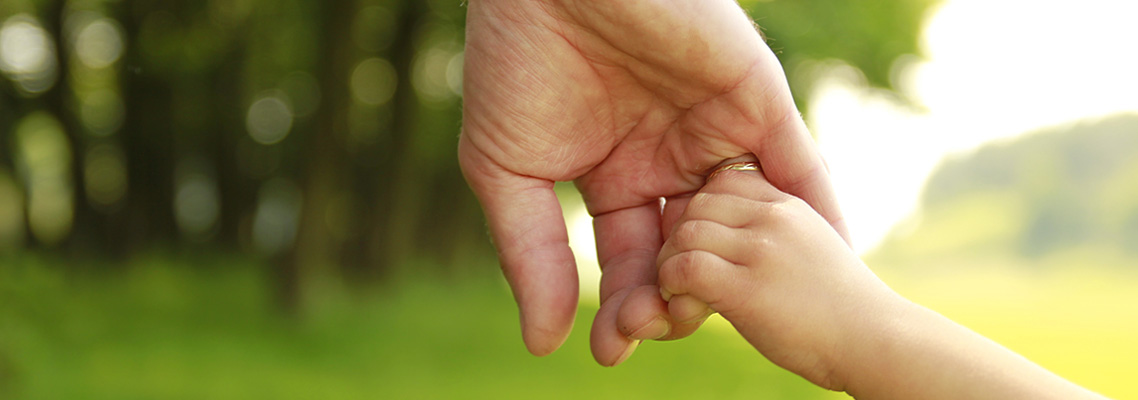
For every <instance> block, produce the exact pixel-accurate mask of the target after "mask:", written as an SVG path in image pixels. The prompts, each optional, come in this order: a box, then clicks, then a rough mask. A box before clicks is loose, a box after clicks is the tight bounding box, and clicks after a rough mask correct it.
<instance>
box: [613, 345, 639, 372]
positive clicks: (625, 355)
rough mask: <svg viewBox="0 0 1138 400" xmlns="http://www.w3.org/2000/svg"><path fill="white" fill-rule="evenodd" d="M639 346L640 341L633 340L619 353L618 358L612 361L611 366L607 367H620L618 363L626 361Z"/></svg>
mask: <svg viewBox="0 0 1138 400" xmlns="http://www.w3.org/2000/svg"><path fill="white" fill-rule="evenodd" d="M639 346H640V341H639V340H633V341H632V343H629V344H628V347H626V348H625V349H624V352H623V353H620V357H617V358H616V361H614V362H613V363H612V365H609V366H610V367H615V366H617V365H620V363H623V362H624V360H627V359H628V357H630V356H632V352H634V351H636V348H637V347H639Z"/></svg>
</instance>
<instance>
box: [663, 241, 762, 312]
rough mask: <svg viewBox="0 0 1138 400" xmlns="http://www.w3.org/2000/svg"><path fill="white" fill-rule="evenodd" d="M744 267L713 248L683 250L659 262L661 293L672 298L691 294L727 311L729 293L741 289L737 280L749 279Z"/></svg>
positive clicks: (730, 302) (730, 305)
mask: <svg viewBox="0 0 1138 400" xmlns="http://www.w3.org/2000/svg"><path fill="white" fill-rule="evenodd" d="M745 271H746V269H745V268H742V267H740V266H739V265H737V264H735V263H733V262H731V261H728V260H726V259H724V258H723V257H720V256H718V255H716V254H714V253H711V252H707V251H703V250H692V251H685V252H681V253H678V254H676V255H674V256H672V257H669V258H668V259H666V260H664V262H663V263H662V264H661V265H660V272H659V282H660V288H661V293H662V294H671V295H672V296H671V299H675V298H676V297H678V296H679V295H691V296H692V297H695V298H696V299H698V300H701V301H703V302H704V303H706V304H707V305H708V307H710V308H711V309H712V310H715V311H718V312H724V311H725V309H726V310H731V309H732V308H733V302H732V301H731V299H730V297H729V295H730V294H731V293H734V292H737V291H738V290H736V286H737V284H738V283H739V282H745V281H747V277H746V276H744V275H743V274H744V273H745ZM671 299H669V300H671Z"/></svg>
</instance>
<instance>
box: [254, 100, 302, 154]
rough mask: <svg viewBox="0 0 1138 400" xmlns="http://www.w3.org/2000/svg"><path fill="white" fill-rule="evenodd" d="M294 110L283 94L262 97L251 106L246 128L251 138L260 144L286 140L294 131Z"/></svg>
mask: <svg viewBox="0 0 1138 400" xmlns="http://www.w3.org/2000/svg"><path fill="white" fill-rule="evenodd" d="M292 119H293V114H292V108H291V107H289V105H288V102H287V101H286V100H285V99H284V94H283V93H279V92H276V93H270V94H266V95H264V96H261V97H260V98H258V99H257V100H256V101H254V102H253V104H252V105H250V106H249V112H248V113H246V115H245V127H246V128H247V129H248V131H249V136H250V137H252V138H253V140H255V141H257V143H260V144H265V145H269V144H275V143H277V142H280V141H281V140H284V138H285V137H286V136H288V133H289V131H290V130H292Z"/></svg>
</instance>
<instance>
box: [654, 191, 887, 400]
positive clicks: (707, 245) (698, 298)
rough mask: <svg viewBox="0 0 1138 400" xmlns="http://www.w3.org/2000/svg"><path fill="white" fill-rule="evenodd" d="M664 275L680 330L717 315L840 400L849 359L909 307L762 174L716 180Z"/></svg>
mask: <svg viewBox="0 0 1138 400" xmlns="http://www.w3.org/2000/svg"><path fill="white" fill-rule="evenodd" d="M657 265H658V267H659V284H660V287H661V294H662V295H663V296H664V299H665V300H667V301H669V312H670V313H671V314H672V316H673V317H674V318H675V319H676V320H677V321H686V320H693V319H698V318H702V317H706V310H707V308H708V307H710V310H714V311H715V312H718V313H720V314H721V315H722V316H723V317H724V318H726V319H727V320H728V321H730V322H731V324H732V325H734V326H735V328H736V329H737V330H738V331H739V332H740V333H741V334H742V335H743V337H744V338H746V339H747V341H748V342H750V343H751V345H753V346H754V347H755V348H756V349H757V350H759V352H760V353H762V354H763V355H764V356H766V357H767V358H768V359H770V360H771V361H772V362H774V363H775V364H778V365H779V366H781V367H783V368H786V369H788V370H790V371H792V372H794V373H796V374H798V375H801V376H803V377H805V378H806V379H808V380H810V381H811V382H814V383H815V384H818V385H820V386H823V387H826V388H828V389H834V390H841V389H842V388H843V386H844V385H845V380H846V379H845V375H846V372H845V371H846V370H847V368H846V366H845V364H844V362H843V360H844V359H845V358H847V357H846V354H845V350H846V349H847V348H850V347H854V346H857V344H858V342H859V341H864V340H867V335H871V334H872V331H873V329H874V328H873V327H875V326H879V325H880V324H881V322H882V321H887V320H885V319H883V318H886V317H887V316H888V315H890V313H891V311H892V310H896V309H897V308H898V307H900V306H902V305H903V304H904V302H905V300H904V299H903V298H901V297H899V296H898V295H896V294H895V293H894V292H893V291H892V290H890V289H889V288H888V287H887V286H886V285H885V284H884V283H882V282H881V281H880V280H879V279H878V278H877V277H876V276H875V275H874V274H873V273H872V272H871V271H870V270H869V269H868V268H867V267H866V266H865V265H864V264H863V263H862V262H861V261H860V260H859V259H858V257H857V255H856V254H854V252H853V251H852V250H851V249H850V248H849V246H848V245H847V244H846V242H845V241H843V239H842V237H841V236H839V235H838V233H837V232H835V231H834V230H833V228H832V227H831V226H830V224H829V223H828V222H827V221H826V220H825V219H824V218H822V217H821V216H820V215H819V214H818V213H817V212H815V211H814V209H812V208H811V207H810V205H808V204H807V203H806V202H804V201H802V200H800V199H799V198H797V197H794V196H791V195H789V194H786V193H783V192H781V191H779V190H778V189H776V188H775V187H773V186H771V184H770V183H769V182H767V180H766V178H765V177H764V176H763V174H762V173H761V172H759V171H747V172H744V171H732V170H728V171H724V172H723V173H720V174H716V175H714V176H712V177H711V178H709V182H708V183H707V184H706V185H705V186H704V187H703V188H702V189H701V190H700V191H699V193H697V194H696V195H695V196H693V197H692V198H691V201H690V203H688V205H687V208H686V210H685V211H684V213H683V215H682V216H681V217H680V219H679V221H677V223H676V224H675V225H674V228H673V230H672V232H671V235H670V237H669V238H668V240H667V242H666V243H665V244H664V247H663V249H662V250H661V252H660V256H659V258H658V259H657Z"/></svg>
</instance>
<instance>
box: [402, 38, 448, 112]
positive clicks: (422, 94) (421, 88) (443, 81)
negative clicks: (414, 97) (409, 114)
mask: <svg viewBox="0 0 1138 400" xmlns="http://www.w3.org/2000/svg"><path fill="white" fill-rule="evenodd" d="M454 55H455V53H453V52H450V51H447V50H444V49H443V48H441V47H431V48H428V49H426V50H424V51H423V52H421V53H420V54H419V55H418V56H417V57H415V61H414V67H413V69H412V74H411V83H412V84H413V85H414V86H415V93H418V94H419V98H421V99H423V100H424V101H426V102H427V103H433V104H439V103H444V102H446V101H448V100H450V99H452V98H454V96H455V94H454V92H453V91H452V89H451V86H450V85H448V84H447V70H448V69H449V66H450V63H451V58H452V57H454Z"/></svg>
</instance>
